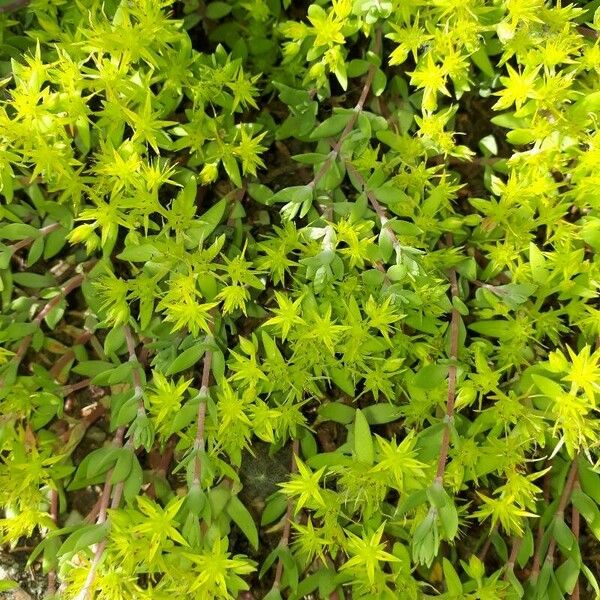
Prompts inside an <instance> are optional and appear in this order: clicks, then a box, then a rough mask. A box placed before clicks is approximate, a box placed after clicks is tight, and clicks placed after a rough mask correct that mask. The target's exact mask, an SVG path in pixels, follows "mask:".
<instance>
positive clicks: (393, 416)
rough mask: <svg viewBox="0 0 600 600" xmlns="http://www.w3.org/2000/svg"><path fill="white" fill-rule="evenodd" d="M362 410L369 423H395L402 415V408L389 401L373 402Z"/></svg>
mask: <svg viewBox="0 0 600 600" xmlns="http://www.w3.org/2000/svg"><path fill="white" fill-rule="evenodd" d="M362 412H363V414H364V416H365V418H366V419H367V423H369V425H383V424H385V423H393V422H394V421H397V420H398V419H400V418H401V416H402V409H401V408H400V407H399V406H394V405H393V404H387V403H385V404H384V403H381V404H372V405H371V406H367V407H365V408H363V409H362Z"/></svg>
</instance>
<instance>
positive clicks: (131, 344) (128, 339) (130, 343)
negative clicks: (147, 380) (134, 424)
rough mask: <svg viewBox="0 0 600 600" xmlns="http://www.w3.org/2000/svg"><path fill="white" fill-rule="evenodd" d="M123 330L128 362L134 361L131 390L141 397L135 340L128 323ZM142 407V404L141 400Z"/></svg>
mask: <svg viewBox="0 0 600 600" xmlns="http://www.w3.org/2000/svg"><path fill="white" fill-rule="evenodd" d="M123 329H124V331H125V343H126V344H127V352H128V354H129V362H131V363H136V365H135V366H134V367H133V369H132V371H131V378H132V379H133V391H134V393H135V394H136V396H137V397H138V398H139V399H141V398H142V395H143V388H142V378H141V376H140V372H139V369H140V368H141V365H140V362H139V361H138V358H137V354H136V353H135V340H134V339H133V334H132V333H131V329H130V328H129V325H125V327H124V328H123ZM141 402H142V408H143V406H144V404H143V400H141Z"/></svg>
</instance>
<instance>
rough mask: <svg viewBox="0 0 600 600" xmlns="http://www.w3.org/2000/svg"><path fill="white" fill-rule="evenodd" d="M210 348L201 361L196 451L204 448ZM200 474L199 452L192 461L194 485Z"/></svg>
mask: <svg viewBox="0 0 600 600" xmlns="http://www.w3.org/2000/svg"><path fill="white" fill-rule="evenodd" d="M212 357H213V355H212V350H210V349H208V348H207V349H206V352H205V353H204V359H203V361H202V378H201V381H200V402H199V404H198V416H197V417H196V439H195V441H194V449H195V450H196V451H197V452H200V451H202V450H204V444H205V442H204V426H205V423H206V396H207V395H208V385H209V383H210V369H211V366H212ZM201 475H202V461H201V459H200V456H199V454H196V458H195V462H194V485H200V477H201Z"/></svg>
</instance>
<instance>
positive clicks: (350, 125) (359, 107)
mask: <svg viewBox="0 0 600 600" xmlns="http://www.w3.org/2000/svg"><path fill="white" fill-rule="evenodd" d="M380 51H381V30H380V29H378V30H377V32H376V33H375V46H374V47H373V52H375V54H379V52H380ZM375 73H377V66H376V65H374V64H371V65H370V66H369V70H368V71H367V77H366V79H365V84H364V85H363V88H362V92H361V94H360V97H359V99H358V102H357V103H356V106H355V107H354V112H353V113H352V116H351V117H350V119H349V120H348V122H347V123H346V126H345V127H344V129H343V131H342V133H341V135H340V137H339V138H338V141H337V142H336V143H335V145H334V147H333V150H332V151H331V153H330V154H329V156H328V157H327V160H326V161H325V162H324V163H323V164H322V165H321V168H320V169H319V170H318V171H317V174H316V175H315V176H314V178H313V180H312V181H311V182H310V183H309V184H308V185H309V186H311V187H312V188H315V187H316V186H317V184H318V183H319V181H321V179H323V177H324V176H325V173H327V170H328V169H329V167H330V166H331V164H332V163H333V161H334V160H335V159H336V158H337V157H338V156H339V153H340V149H341V147H342V144H343V143H344V140H345V139H346V138H347V137H348V135H350V132H351V131H352V130H353V129H354V125H356V121H357V120H358V117H359V116H360V113H361V112H362V111H363V109H364V107H365V102H366V101H367V97H368V96H369V91H370V90H371V85H373V79H374V78H375Z"/></svg>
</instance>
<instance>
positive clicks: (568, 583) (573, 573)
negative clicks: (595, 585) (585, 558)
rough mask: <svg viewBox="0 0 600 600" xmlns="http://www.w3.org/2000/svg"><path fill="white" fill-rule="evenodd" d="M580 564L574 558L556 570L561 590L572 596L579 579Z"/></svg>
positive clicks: (568, 559)
mask: <svg viewBox="0 0 600 600" xmlns="http://www.w3.org/2000/svg"><path fill="white" fill-rule="evenodd" d="M579 572H580V564H579V562H578V561H576V560H574V559H573V558H570V557H569V558H567V560H566V561H565V562H564V563H563V564H562V565H560V567H558V569H556V573H555V575H556V579H557V581H558V583H559V585H560V589H561V590H562V591H563V592H565V593H566V594H571V593H572V592H573V589H574V588H575V584H576V583H577V580H578V579H579Z"/></svg>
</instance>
